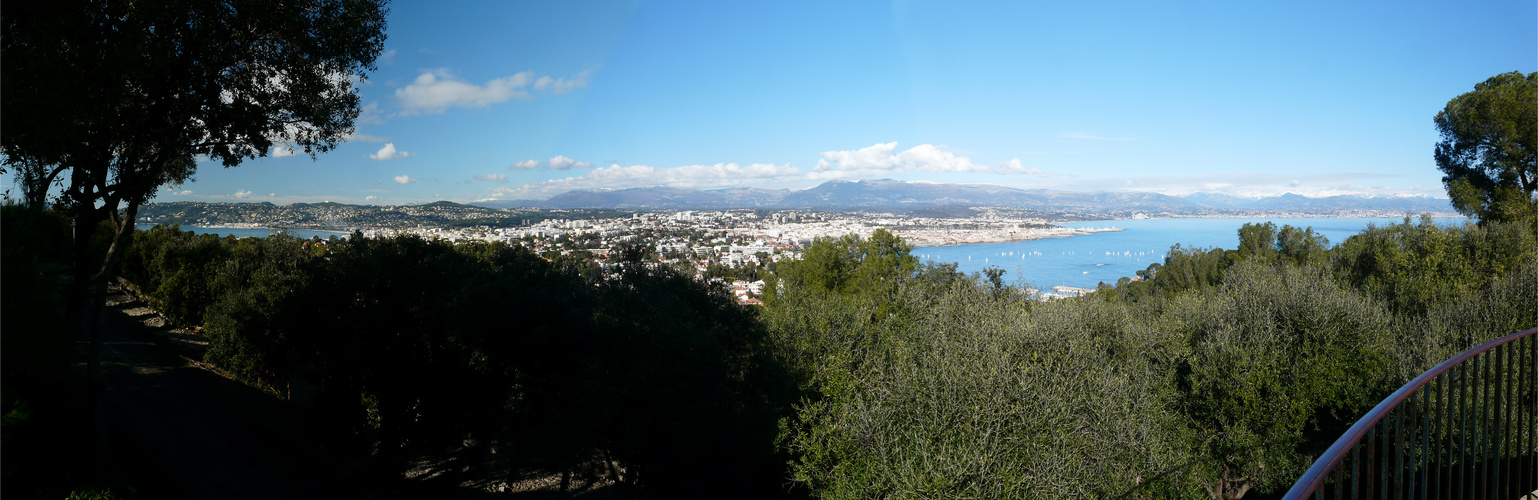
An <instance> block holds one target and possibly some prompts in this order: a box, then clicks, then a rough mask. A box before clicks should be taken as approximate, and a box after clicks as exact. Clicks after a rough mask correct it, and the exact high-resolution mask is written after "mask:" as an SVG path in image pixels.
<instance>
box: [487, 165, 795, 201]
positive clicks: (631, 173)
mask: <svg viewBox="0 0 1538 500" xmlns="http://www.w3.org/2000/svg"><path fill="white" fill-rule="evenodd" d="M801 174H802V172H801V169H799V168H796V167H792V166H790V165H775V164H770V163H754V164H752V165H746V166H743V165H739V164H736V163H717V164H715V165H686V166H682V167H661V168H659V167H652V166H648V165H631V166H628V167H627V166H621V165H617V164H616V165H610V166H607V167H603V168H598V169H594V170H592V171H590V172H588V173H586V174H583V175H579V176H576V177H565V178H560V179H550V180H547V181H544V182H536V183H531V184H525V185H523V186H519V187H516V188H501V187H499V188H494V189H492V190H491V191H492V194H493V195H494V196H498V197H543V196H551V195H556V194H560V193H564V192H566V191H570V190H573V189H623V188H633V187H646V186H670V187H689V188H711V187H726V186H740V185H744V184H750V183H751V184H762V183H765V182H784V181H789V180H795V179H798V178H800V177H801Z"/></svg>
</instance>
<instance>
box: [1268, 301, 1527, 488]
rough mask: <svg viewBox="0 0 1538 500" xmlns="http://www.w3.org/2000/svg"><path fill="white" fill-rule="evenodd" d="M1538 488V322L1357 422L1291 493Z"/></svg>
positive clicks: (1449, 364)
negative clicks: (1529, 328)
mask: <svg viewBox="0 0 1538 500" xmlns="http://www.w3.org/2000/svg"><path fill="white" fill-rule="evenodd" d="M1535 489H1538V328H1534V329H1532V330H1527V331H1525V332H1522V333H1517V334H1513V335H1508V336H1505V337H1501V338H1499V339H1495V340H1492V341H1489V342H1486V343H1484V344H1483V345H1480V346H1479V347H1475V348H1473V349H1469V350H1468V351H1464V352H1463V353H1462V354H1459V355H1457V356H1454V357H1453V358H1452V359H1449V360H1447V361H1443V362H1442V363H1441V364H1439V365H1437V366H1436V367H1435V368H1432V369H1430V370H1427V371H1426V372H1425V373H1422V374H1420V376H1418V377H1415V379H1414V380H1411V381H1410V383H1408V384H1405V385H1404V387H1400V388H1399V390H1398V391H1395V392H1394V394H1393V395H1391V396H1389V397H1388V399H1384V400H1383V402H1381V403H1378V406H1376V407H1374V408H1373V409H1372V411H1369V412H1367V415H1365V416H1363V417H1362V418H1361V420H1358V421H1357V422H1356V424H1354V425H1352V426H1351V428H1350V429H1349V430H1347V431H1346V433H1345V434H1343V435H1341V437H1340V439H1338V440H1336V441H1335V444H1333V445H1331V446H1330V449H1329V450H1327V451H1325V453H1324V455H1322V456H1320V457H1319V459H1318V460H1316V461H1315V462H1314V465H1313V466H1311V467H1309V469H1308V472H1305V473H1304V474H1303V477H1301V478H1299V479H1298V482H1296V483H1294V484H1293V485H1292V489H1290V490H1288V491H1287V495H1286V496H1285V497H1284V498H1286V499H1289V500H1291V499H1296V500H1303V499H1308V498H1313V499H1319V500H1323V499H1344V498H1376V499H1389V498H1392V499H1432V498H1447V499H1466V498H1468V499H1510V500H1515V499H1517V498H1521V497H1523V496H1524V495H1525V494H1528V493H1530V492H1533V491H1534V490H1535Z"/></svg>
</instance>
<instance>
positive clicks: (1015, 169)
mask: <svg viewBox="0 0 1538 500" xmlns="http://www.w3.org/2000/svg"><path fill="white" fill-rule="evenodd" d="M994 172H996V173H1000V174H1026V175H1034V176H1037V177H1051V176H1052V174H1049V173H1046V172H1043V171H1041V169H1039V168H1036V167H1032V166H1029V165H1023V164H1021V163H1020V159H1019V158H1012V159H1010V160H1009V161H1002V162H999V163H996V164H994Z"/></svg>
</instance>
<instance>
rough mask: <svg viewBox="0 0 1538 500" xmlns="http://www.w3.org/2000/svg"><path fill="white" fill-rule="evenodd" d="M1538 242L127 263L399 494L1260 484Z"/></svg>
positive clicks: (438, 248)
mask: <svg viewBox="0 0 1538 500" xmlns="http://www.w3.org/2000/svg"><path fill="white" fill-rule="evenodd" d="M8 213H9V212H8ZM9 223H10V221H7V225H9ZM1535 234H1538V231H1535V225H1534V223H1533V222H1532V221H1517V222H1489V223H1485V224H1483V225H1476V224H1472V223H1471V224H1465V225H1462V226H1457V227H1443V226H1438V225H1436V224H1433V223H1431V221H1430V220H1429V219H1424V220H1419V221H1415V220H1410V219H1408V218H1407V219H1406V220H1405V221H1404V222H1403V223H1399V224H1390V225H1386V226H1382V227H1371V228H1369V229H1367V230H1365V231H1363V232H1362V233H1361V234H1358V235H1355V236H1353V237H1351V238H1349V239H1347V240H1346V241H1344V242H1340V243H1339V244H1337V245H1335V246H1333V247H1330V246H1329V243H1328V242H1326V241H1323V239H1322V238H1321V237H1319V236H1317V235H1315V234H1314V233H1312V232H1311V231H1309V230H1307V229H1298V228H1292V227H1283V228H1277V227H1275V226H1272V225H1269V224H1267V225H1247V226H1245V227H1244V228H1243V229H1241V230H1240V239H1241V243H1240V246H1239V248H1237V249H1233V250H1223V249H1191V248H1182V247H1177V248H1175V249H1172V251H1171V252H1170V253H1169V256H1168V258H1167V259H1166V261H1165V262H1163V263H1162V264H1156V265H1153V266H1150V268H1149V269H1148V270H1146V271H1142V272H1140V273H1139V275H1140V278H1146V279H1139V280H1132V279H1125V280H1122V282H1120V283H1118V284H1116V285H1114V286H1111V285H1107V286H1103V287H1102V288H1101V290H1099V291H1098V292H1096V293H1093V294H1090V295H1089V296H1087V297H1084V298H1082V299H1067V300H1057V301H1051V302H1038V301H1033V300H1027V299H1026V298H1025V296H1024V294H1023V293H1022V292H1021V290H1020V289H1019V288H1018V287H1013V286H1010V285H1009V284H1008V283H1007V280H1006V279H1005V275H1004V273H1003V272H1002V271H999V270H990V271H989V272H987V273H985V275H972V276H966V275H962V274H960V273H958V272H956V271H955V268H954V267H953V266H946V265H923V264H919V263H918V262H917V259H915V258H914V257H913V255H911V247H910V246H908V244H906V243H905V242H903V241H901V240H900V239H898V238H896V237H894V236H892V235H890V234H888V233H886V232H884V231H878V232H877V233H876V234H875V235H873V236H872V237H870V238H858V237H854V236H849V237H844V238H839V239H824V240H819V241H818V242H816V243H815V244H813V245H811V246H810V247H809V248H808V249H807V251H806V253H805V258H803V259H802V260H799V261H794V262H784V263H781V265H780V266H778V268H777V272H778V274H777V275H776V276H772V277H770V279H769V281H770V282H771V283H773V286H771V288H770V289H769V290H767V291H766V293H765V302H766V304H767V305H766V307H764V308H762V309H758V308H743V307H740V306H738V305H736V304H735V303H734V301H733V300H732V299H731V298H730V297H729V296H728V294H727V293H726V291H725V290H723V289H720V288H712V287H710V286H708V285H707V284H705V283H701V282H698V281H695V280H694V279H693V278H692V277H687V276H684V275H681V274H678V273H677V272H676V271H675V270H672V269H671V268H668V267H665V266H659V265H654V264H653V263H652V261H653V260H654V259H653V257H652V256H650V255H648V254H647V251H646V250H645V249H642V248H629V249H624V250H623V251H620V252H617V253H618V254H620V255H621V256H620V257H618V260H620V261H622V262H623V264H622V265H621V266H620V267H619V269H620V270H619V272H618V273H617V274H615V275H612V276H609V277H602V276H598V275H596V274H594V273H584V272H582V270H581V269H580V268H578V267H577V266H575V265H574V264H573V263H569V262H561V263H552V262H548V261H546V260H544V259H541V258H539V257H538V256H536V255H534V254H532V253H530V252H528V251H526V250H524V249H521V248H517V247H507V246H502V245H498V244H482V243H473V244H458V245H452V244H449V243H444V242H437V241H426V240H422V239H418V238H414V237H401V238H394V239H363V238H353V239H351V240H341V239H332V240H330V241H321V240H299V239H294V238H292V237H288V236H285V235H278V236H273V237H269V238H264V239H254V238H248V239H234V238H218V237H215V236H211V235H195V234H192V233H189V232H181V231H178V230H176V229H175V228H172V227H165V226H161V227H156V228H154V229H151V230H147V231H142V232H138V233H136V234H134V236H133V244H132V246H131V248H130V250H129V252H128V254H127V256H126V257H125V260H124V268H123V276H124V277H125V278H126V279H127V280H129V281H130V282H132V283H133V284H134V285H135V286H136V287H137V288H138V289H140V290H142V291H143V292H144V293H145V294H146V295H148V296H149V299H150V301H151V303H152V305H154V306H155V307H157V308H158V309H159V310H161V311H162V312H163V313H164V314H165V315H166V316H167V317H168V318H169V319H171V320H172V321H173V322H176V323H180V324H182V325H186V326H192V327H199V328H201V331H202V333H203V334H204V335H206V336H207V338H208V339H209V341H210V343H211V346H210V349H209V351H208V354H207V356H206V357H207V359H205V361H208V362H211V363H214V364H216V365H218V366H221V367H223V368H225V369H226V370H228V371H230V372H232V373H235V374H237V375H238V376H239V377H241V378H243V379H244V380H245V381H247V382H248V383H250V384H252V385H254V386H258V387H262V388H266V389H267V390H269V391H272V392H273V393H275V394H279V395H281V396H282V397H289V398H292V399H293V400H294V402H295V403H296V404H301V405H304V406H306V407H308V408H311V409H312V411H313V413H314V415H315V416H316V421H317V422H321V425H322V426H323V428H324V429H325V432H323V433H322V435H324V436H326V438H325V439H323V440H322V441H321V442H319V443H318V445H319V446H322V447H323V448H324V449H326V450H327V452H328V453H329V454H331V455H332V456H336V457H338V458H339V460H341V461H342V463H343V464H344V466H343V467H341V470H344V471H351V472H348V474H350V476H349V477H351V478H353V479H354V480H359V479H367V482H366V484H370V485H371V488H375V489H377V490H379V491H390V490H393V489H396V488H398V487H399V484H400V483H399V482H400V481H404V479H401V477H402V473H403V472H404V471H405V470H406V469H408V468H409V466H410V464H411V463H412V461H413V459H414V458H416V457H422V456H442V455H447V454H457V455H459V456H463V455H466V454H471V455H474V456H482V457H494V459H490V460H483V461H475V462H467V463H471V464H476V465H473V466H474V467H490V468H493V469H495V471H500V472H495V473H497V474H506V475H508V476H510V477H516V476H518V475H519V474H522V473H526V472H530V471H546V472H547V473H553V474H559V475H561V476H562V477H563V478H565V479H566V481H567V483H568V484H570V483H572V482H575V481H577V480H582V481H594V480H599V481H606V482H609V483H612V484H615V485H616V486H615V488H618V489H617V490H615V491H617V492H619V493H617V494H620V495H621V496H634V497H680V496H682V497H701V496H715V497H722V496H730V497H744V496H760V497H785V496H796V497H819V498H868V497H895V498H917V497H975V498H1064V497H1115V496H1120V495H1130V496H1135V497H1154V498H1241V497H1246V496H1248V497H1254V496H1256V495H1262V496H1269V495H1274V494H1277V493H1279V492H1280V491H1283V490H1285V488H1286V487H1287V486H1288V485H1289V484H1290V483H1291V482H1292V480H1293V479H1295V478H1296V477H1297V476H1298V475H1299V474H1300V473H1301V472H1302V471H1303V470H1304V469H1305V468H1307V466H1308V465H1309V463H1310V462H1311V461H1312V459H1313V457H1314V456H1316V455H1317V454H1318V453H1320V452H1321V451H1322V450H1324V449H1325V448H1326V447H1327V446H1328V445H1329V444H1330V443H1331V442H1333V440H1334V439H1335V438H1336V437H1338V436H1339V435H1340V433H1341V432H1343V431H1344V430H1345V429H1346V428H1347V427H1348V426H1349V425H1350V424H1351V423H1352V421H1354V420H1355V419H1356V418H1357V417H1358V416H1360V415H1361V414H1363V413H1364V412H1365V411H1366V410H1367V409H1369V408H1371V407H1372V406H1373V405H1374V404H1375V403H1376V402H1377V401H1378V400H1380V399H1382V398H1383V397H1385V396H1386V395H1388V394H1389V393H1390V392H1392V391H1393V390H1394V389H1395V388H1396V387H1398V386H1399V385H1401V384H1402V383H1404V382H1405V381H1407V380H1409V379H1410V378H1412V377H1413V376H1415V375H1416V374H1418V373H1419V372H1421V371H1423V370H1425V369H1427V368H1429V367H1430V366H1432V365H1434V364H1435V363H1437V362H1440V361H1441V360H1443V359H1446V358H1448V357H1450V356H1452V355H1453V354H1456V353H1457V352H1460V351H1462V350H1465V349H1467V348H1469V347H1471V346H1474V345H1477V344H1479V343H1481V342H1483V341H1486V340H1489V339H1491V338H1495V337H1498V336H1502V335H1505V334H1509V333H1512V332H1516V331H1519V330H1522V329H1525V328H1531V327H1533V326H1538V308H1534V307H1532V305H1533V304H1538V236H1535ZM8 255H9V254H8ZM9 283H10V281H8V284H9ZM8 296H9V294H8ZM9 303H10V302H9V299H8V304H9ZM9 317H10V316H8V319H9ZM7 335H8V337H7V338H8V340H7V342H8V345H9V343H10V342H11V340H10V337H9V336H10V335H11V330H10V329H9V328H8V329H7ZM7 380H8V382H9V380H11V379H10V376H9V375H8V377H7ZM8 394H13V393H12V392H9V391H8ZM8 404H9V403H8ZM8 408H9V406H8ZM1529 410H1530V411H1531V409H1529ZM8 418H9V417H8ZM8 427H9V426H8Z"/></svg>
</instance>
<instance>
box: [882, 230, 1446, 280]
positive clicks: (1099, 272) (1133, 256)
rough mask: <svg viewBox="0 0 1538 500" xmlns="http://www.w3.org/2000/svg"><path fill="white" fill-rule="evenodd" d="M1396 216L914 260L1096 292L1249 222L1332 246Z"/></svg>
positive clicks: (1066, 242)
mask: <svg viewBox="0 0 1538 500" xmlns="http://www.w3.org/2000/svg"><path fill="white" fill-rule="evenodd" d="M1464 220H1466V219H1463V218H1456V219H1437V224H1441V225H1456V224H1462V223H1463V221H1464ZM1403 221H1404V219H1403V218H1402V217H1398V218H1191V219H1143V220H1111V221H1089V222H1068V223H1062V224H1058V225H1061V226H1066V227H1074V228H1104V227H1117V228H1122V229H1123V230H1122V231H1116V232H1103V233H1092V234H1086V235H1080V236H1073V237H1068V238H1048V239H1041V240H1027V241H1012V242H1005V243H977V244H970V245H955V246H944V247H919V248H915V249H913V254H914V255H916V256H918V257H919V260H920V261H921V262H936V263H946V262H950V263H955V264H957V269H958V270H959V271H961V272H964V273H967V274H971V273H976V272H981V271H982V270H983V269H986V268H989V267H997V268H999V269H1003V270H1004V271H1005V272H1006V274H1005V275H1004V281H1005V282H1007V283H1010V284H1013V285H1016V286H1029V287H1032V288H1036V289H1039V290H1042V291H1049V290H1050V287H1053V286H1071V287H1078V288H1094V287H1095V286H1096V285H1097V284H1099V283H1101V282H1105V283H1108V284H1115V283H1116V280H1118V279H1121V278H1122V277H1123V276H1126V277H1132V276H1136V275H1137V272H1138V271H1140V270H1143V269H1147V268H1148V265H1149V264H1152V263H1155V262H1158V263H1161V264H1162V263H1163V262H1164V255H1165V254H1167V253H1169V250H1170V247H1171V246H1173V245H1175V244H1180V245H1182V246H1185V247H1197V248H1204V249H1205V248H1213V247H1217V248H1223V249H1233V248H1236V247H1238V246H1239V227H1240V226H1243V225H1244V224H1246V223H1265V222H1273V223H1275V224H1276V226H1277V228H1281V227H1282V226H1284V225H1291V226H1293V227H1298V228H1304V227H1312V228H1314V231H1315V232H1317V233H1319V234H1323V235H1324V236H1325V238H1328V239H1329V242H1330V246H1334V245H1337V244H1339V243H1340V242H1342V241H1345V240H1346V238H1349V237H1351V236H1352V235H1354V234H1356V233H1358V232H1361V231H1362V230H1363V229H1366V228H1367V226H1368V224H1376V225H1377V226H1380V227H1381V226H1386V225H1389V224H1396V223H1401V222H1403Z"/></svg>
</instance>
